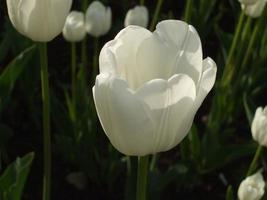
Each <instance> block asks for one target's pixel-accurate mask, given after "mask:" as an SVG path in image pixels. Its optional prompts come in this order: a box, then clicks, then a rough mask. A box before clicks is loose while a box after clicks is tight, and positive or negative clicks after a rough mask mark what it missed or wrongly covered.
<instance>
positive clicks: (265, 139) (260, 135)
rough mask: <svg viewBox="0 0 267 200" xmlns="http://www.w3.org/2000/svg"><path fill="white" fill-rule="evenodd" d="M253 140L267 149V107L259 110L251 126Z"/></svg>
mask: <svg viewBox="0 0 267 200" xmlns="http://www.w3.org/2000/svg"><path fill="white" fill-rule="evenodd" d="M251 132H252V136H253V139H254V140H255V141H257V142H258V143H259V144H260V145H261V146H265V147H267V106H266V107H265V108H264V109H263V108H262V107H259V108H257V110H256V113H255V116H254V118H253V121H252V125H251Z"/></svg>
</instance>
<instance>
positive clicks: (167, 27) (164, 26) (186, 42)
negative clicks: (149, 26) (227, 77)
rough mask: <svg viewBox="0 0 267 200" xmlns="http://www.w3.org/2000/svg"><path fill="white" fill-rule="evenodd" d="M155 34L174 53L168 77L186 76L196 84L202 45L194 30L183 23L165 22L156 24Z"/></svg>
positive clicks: (199, 72)
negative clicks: (174, 75) (173, 60)
mask: <svg viewBox="0 0 267 200" xmlns="http://www.w3.org/2000/svg"><path fill="white" fill-rule="evenodd" d="M155 32H156V33H157V34H158V35H159V37H160V38H161V39H162V41H164V42H165V43H167V44H168V46H169V47H170V48H171V49H173V50H172V51H174V52H175V53H176V54H175V58H174V59H175V62H176V63H175V64H174V65H173V66H172V67H173V68H172V69H171V71H170V75H173V74H179V73H182V74H187V75H189V76H190V77H191V78H192V79H193V80H194V81H195V84H197V83H198V81H199V79H200V76H201V72H202V65H201V63H202V45H201V41H200V38H199V35H198V33H197V31H196V30H195V28H194V27H193V26H191V25H188V24H187V23H185V22H183V21H178V20H165V21H162V22H160V23H158V25H157V27H156V31H155Z"/></svg>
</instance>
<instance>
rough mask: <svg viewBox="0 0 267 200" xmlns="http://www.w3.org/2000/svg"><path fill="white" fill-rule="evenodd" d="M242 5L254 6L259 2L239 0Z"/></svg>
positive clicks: (255, 0)
mask: <svg viewBox="0 0 267 200" xmlns="http://www.w3.org/2000/svg"><path fill="white" fill-rule="evenodd" d="M238 1H239V2H240V3H242V4H246V5H250V4H254V3H256V2H257V1H259V0H238Z"/></svg>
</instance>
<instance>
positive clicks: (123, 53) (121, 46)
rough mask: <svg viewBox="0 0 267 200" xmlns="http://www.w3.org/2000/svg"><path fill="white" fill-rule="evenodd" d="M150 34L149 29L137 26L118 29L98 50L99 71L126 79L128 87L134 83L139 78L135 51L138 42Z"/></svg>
mask: <svg viewBox="0 0 267 200" xmlns="http://www.w3.org/2000/svg"><path fill="white" fill-rule="evenodd" d="M151 35H152V33H151V32H150V31H148V30H146V29H145V28H142V27H138V26H128V27H126V28H125V29H123V30H122V31H120V32H119V33H118V35H117V36H116V38H115V39H114V40H112V41H110V42H108V43H107V44H106V45H105V46H104V47H103V48H102V50H101V52H100V56H99V67H100V73H112V74H116V75H119V76H120V77H121V78H122V79H124V80H127V82H128V84H129V86H130V87H131V86H132V85H136V82H137V81H138V79H140V77H139V74H140V71H138V68H137V67H136V65H137V64H136V52H137V49H138V46H139V45H140V43H141V42H142V41H143V40H144V39H145V38H147V37H149V36H151ZM131 88H133V87H131Z"/></svg>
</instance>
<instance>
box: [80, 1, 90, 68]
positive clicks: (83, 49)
mask: <svg viewBox="0 0 267 200" xmlns="http://www.w3.org/2000/svg"><path fill="white" fill-rule="evenodd" d="M87 7H88V0H83V2H82V7H81V9H82V10H83V12H86V9H87ZM81 60H82V64H83V66H84V68H85V72H87V66H88V58H87V35H86V36H85V37H84V39H83V41H82V45H81Z"/></svg>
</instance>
